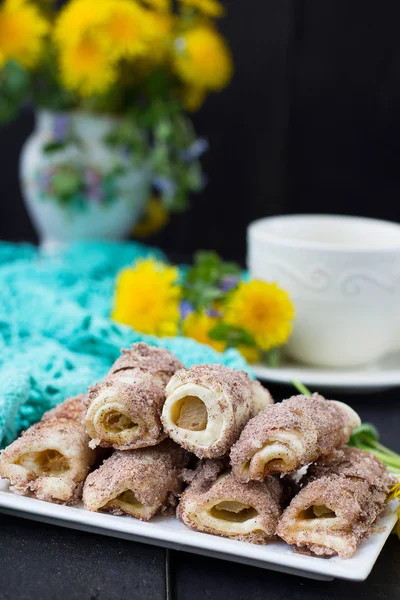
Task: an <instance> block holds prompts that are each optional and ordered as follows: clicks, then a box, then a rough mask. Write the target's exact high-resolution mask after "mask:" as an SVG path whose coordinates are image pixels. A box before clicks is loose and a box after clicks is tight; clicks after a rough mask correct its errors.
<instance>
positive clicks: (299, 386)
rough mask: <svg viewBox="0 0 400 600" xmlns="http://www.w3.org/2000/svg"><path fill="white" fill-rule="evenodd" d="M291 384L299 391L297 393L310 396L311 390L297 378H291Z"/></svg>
mask: <svg viewBox="0 0 400 600" xmlns="http://www.w3.org/2000/svg"><path fill="white" fill-rule="evenodd" d="M291 384H292V386H293V387H294V388H295V389H296V390H297V391H298V392H299V394H303V396H312V392H310V390H309V389H308V388H307V387H306V386H305V385H304V384H303V383H301V382H300V381H297V379H292V380H291Z"/></svg>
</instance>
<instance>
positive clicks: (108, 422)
mask: <svg viewBox="0 0 400 600" xmlns="http://www.w3.org/2000/svg"><path fill="white" fill-rule="evenodd" d="M121 352H122V355H121V357H120V358H118V359H117V360H116V362H115V363H114V365H113V366H112V368H111V370H110V372H109V373H108V375H107V376H106V378H105V379H104V381H102V382H100V383H97V384H96V385H94V386H91V387H90V388H89V390H88V395H87V399H86V405H87V413H86V418H85V422H86V429H87V432H88V434H89V435H90V437H91V438H92V441H91V446H92V447H95V446H101V447H104V448H115V449H118V450H133V449H136V448H144V447H147V446H153V445H155V444H158V443H159V442H160V441H162V440H163V439H164V438H165V437H166V434H165V433H164V432H163V431H162V425H161V410H162V407H163V405H164V402H165V385H166V383H167V382H168V381H169V379H170V377H171V375H172V374H173V373H174V372H175V371H176V369H180V368H181V367H182V363H181V362H180V361H179V360H178V359H177V358H176V357H175V356H174V355H173V354H171V352H169V351H168V350H165V349H164V348H156V347H153V346H148V345H147V344H145V343H143V342H140V343H137V344H133V345H132V347H131V348H130V349H127V350H122V351H121Z"/></svg>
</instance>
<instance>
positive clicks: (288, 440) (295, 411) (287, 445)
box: [230, 394, 360, 482]
mask: <svg viewBox="0 0 400 600" xmlns="http://www.w3.org/2000/svg"><path fill="white" fill-rule="evenodd" d="M359 423H360V420H359V417H358V415H357V414H356V413H355V412H354V411H353V410H352V409H351V408H350V407H348V406H346V405H344V404H342V403H340V402H336V401H333V400H325V398H323V396H320V395H319V394H313V395H312V396H311V397H307V396H301V395H300V396H293V397H292V398H289V399H288V400H284V401H283V402H281V403H280V404H275V405H274V406H272V407H269V408H266V409H265V410H263V411H262V412H260V413H259V414H258V415H257V416H256V417H254V418H253V419H251V420H250V421H249V422H248V423H247V425H246V427H245V428H244V430H243V432H242V434H241V436H240V438H239V440H238V441H237V443H236V444H235V445H234V446H233V447H232V449H231V454H230V456H231V464H232V470H233V472H234V474H235V477H237V478H238V479H239V480H240V481H244V482H246V481H250V480H253V479H255V480H260V481H261V480H262V479H263V478H264V477H265V476H267V475H270V474H271V473H276V472H282V473H287V472H291V471H294V470H296V469H299V468H301V467H303V466H305V465H307V464H308V463H310V462H312V461H315V460H316V459H317V458H318V457H319V456H325V455H328V454H329V453H330V452H331V451H332V450H333V449H334V448H335V447H337V446H340V445H341V444H345V443H346V442H347V441H348V440H349V438H350V435H351V432H352V430H353V428H354V427H355V426H357V425H358V424H359Z"/></svg>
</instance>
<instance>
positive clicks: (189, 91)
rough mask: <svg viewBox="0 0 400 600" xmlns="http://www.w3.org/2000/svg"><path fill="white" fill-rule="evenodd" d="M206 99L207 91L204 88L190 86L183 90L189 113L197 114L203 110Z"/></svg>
mask: <svg viewBox="0 0 400 600" xmlns="http://www.w3.org/2000/svg"><path fill="white" fill-rule="evenodd" d="M205 98H206V91H205V90H204V89H202V88H199V87H195V86H189V87H187V88H185V89H184V90H183V104H184V107H185V108H186V110H188V111H189V112H196V110H199V108H201V106H202V104H203V102H204V100H205Z"/></svg>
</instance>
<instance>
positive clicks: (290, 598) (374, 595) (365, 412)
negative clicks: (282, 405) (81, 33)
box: [0, 387, 400, 600]
mask: <svg viewBox="0 0 400 600" xmlns="http://www.w3.org/2000/svg"><path fill="white" fill-rule="evenodd" d="M271 391H272V392H273V393H274V395H275V397H276V398H284V397H287V396H288V395H290V393H291V390H289V388H285V387H274V388H272V389H271ZM336 397H337V398H338V399H340V400H344V401H347V402H349V403H350V404H351V405H352V406H353V407H354V408H355V409H356V410H357V411H358V412H359V413H360V415H361V417H362V419H363V420H364V421H368V422H371V423H374V424H375V425H376V426H377V427H378V429H379V431H380V432H381V440H382V443H384V444H386V445H387V446H390V447H391V448H393V449H394V450H396V451H399V452H400V402H399V398H400V390H392V391H390V392H384V393H380V394H371V395H368V394H363V395H361V394H360V395H353V396H340V397H339V396H336ZM169 558H170V560H169V568H168V569H166V552H165V550H164V549H162V548H156V547H152V546H148V545H145V544H138V543H134V542H127V541H123V540H118V539H113V538H109V537H106V536H101V535H95V534H89V533H84V532H79V531H73V530H71V529H64V528H62V527H55V526H50V525H43V524H40V523H35V522H33V521H29V520H25V519H20V518H16V517H10V516H6V515H1V514H0V600H36V599H37V600H53V599H54V600H63V599H64V598H65V599H68V600H114V599H115V600H147V599H149V600H158V599H160V600H163V599H165V600H172V599H173V600H213V599H215V600H217V599H218V600H219V599H221V600H225V599H229V600H247V599H251V600H264V599H268V600H309V599H311V598H312V599H313V600H355V599H359V600H377V599H379V600H399V599H400V541H399V540H398V539H397V537H395V536H391V537H390V538H389V540H388V542H387V544H386V546H385V548H384V550H383V552H382V554H381V555H380V557H379V559H378V562H377V564H376V565H375V568H374V570H373V572H372V574H371V575H370V577H369V578H368V580H367V581H366V582H363V583H349V582H346V581H339V580H336V581H333V582H319V581H312V580H309V579H304V578H301V577H295V576H291V575H284V574H281V573H274V572H272V571H264V570H262V569H256V568H253V567H246V566H243V565H238V564H235V563H229V562H225V561H222V560H216V559H211V558H203V557H200V556H196V555H194V554H187V553H184V552H175V551H173V552H170V553H169Z"/></svg>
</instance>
